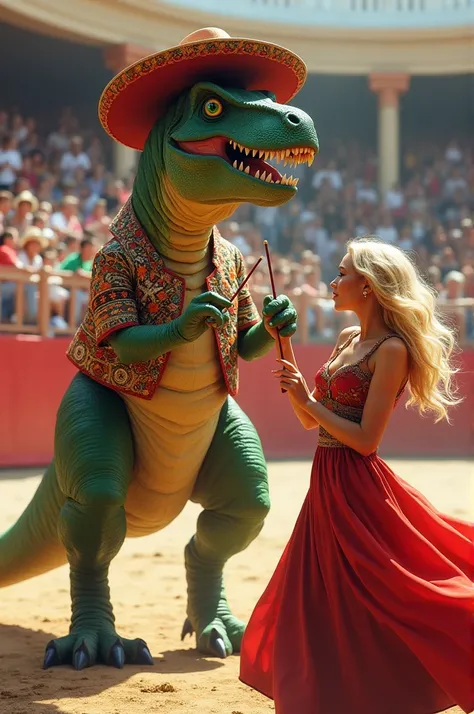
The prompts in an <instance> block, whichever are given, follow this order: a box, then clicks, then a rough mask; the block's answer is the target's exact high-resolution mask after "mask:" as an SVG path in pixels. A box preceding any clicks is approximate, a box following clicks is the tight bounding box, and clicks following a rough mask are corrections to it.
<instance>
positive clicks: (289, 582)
mask: <svg viewBox="0 0 474 714" xmlns="http://www.w3.org/2000/svg"><path fill="white" fill-rule="evenodd" d="M331 288H332V290H333V298H334V304H335V308H336V310H341V311H342V310H351V311H353V312H354V313H355V314H356V315H357V317H358V319H359V322H360V327H354V328H349V329H346V330H344V331H343V332H342V333H341V335H340V337H339V340H338V342H337V344H336V346H335V348H334V351H333V353H332V355H331V357H330V359H329V361H328V362H327V363H326V364H325V365H323V366H322V367H321V369H320V370H319V371H318V373H317V374H316V378H315V381H316V387H315V389H314V390H312V391H311V390H310V389H309V388H308V386H307V384H306V382H305V380H304V378H303V376H302V375H301V374H300V372H299V370H298V367H297V364H296V361H295V358H294V355H293V352H292V350H291V345H290V343H289V341H285V342H284V356H285V358H286V359H285V360H281V364H282V367H281V368H280V369H279V370H276V371H275V376H276V378H277V380H278V382H279V386H281V387H284V388H285V389H286V390H287V392H288V395H289V398H290V400H291V404H292V406H293V409H294V411H295V413H296V415H297V416H298V418H299V419H300V421H301V422H302V424H303V426H304V427H305V428H306V429H312V428H316V427H319V445H318V448H317V450H316V454H315V457H314V462H313V470H312V475H311V485H310V489H309V492H308V495H307V497H306V500H305V502H304V505H303V508H302V510H301V513H300V515H299V518H298V521H297V523H296V526H295V529H294V531H293V534H292V536H291V539H290V541H289V543H288V545H287V547H286V549H285V551H284V553H283V555H282V557H281V560H280V563H279V565H278V567H277V569H276V571H275V573H274V575H273V577H272V579H271V581H270V583H269V585H268V586H267V589H266V590H265V592H264V594H263V595H262V597H261V599H260V601H259V602H258V604H257V606H256V608H255V610H254V612H253V615H252V617H251V620H250V622H249V625H248V627H247V631H246V633H245V636H244V641H243V643H242V654H241V680H242V681H243V682H245V683H246V684H248V685H249V686H251V687H253V688H255V689H257V690H259V691H260V692H262V693H263V694H265V695H267V696H268V697H270V698H272V699H274V701H275V707H276V714H346V712H347V713H349V712H350V713H351V714H434V712H439V711H442V710H444V709H447V708H449V707H451V706H453V705H455V704H458V705H459V706H460V707H461V708H462V709H463V710H464V711H465V712H471V711H472V710H473V709H474V688H473V682H472V672H471V666H470V662H471V657H472V648H473V638H472V635H473V624H472V623H473V619H472V618H473V613H474V586H473V565H474V560H473V555H474V553H473V547H472V539H473V535H474V531H473V527H472V525H471V524H469V523H466V522H463V521H460V520H457V519H455V518H451V517H448V516H446V515H444V514H442V513H440V512H439V511H437V510H436V509H435V508H434V506H432V505H431V504H430V503H429V502H428V501H427V500H426V499H425V498H424V497H423V496H422V495H421V494H420V493H418V492H417V491H416V490H415V489H413V488H412V487H411V486H409V485H408V484H407V483H405V482H404V481H402V480H401V479H400V478H399V477H398V476H396V475H395V474H394V473H393V472H392V471H391V470H390V468H389V467H388V466H387V464H386V463H385V462H384V461H382V459H381V458H380V457H379V456H378V454H377V447H378V445H379V443H380V441H381V439H382V436H383V433H384V431H385V428H386V426H387V424H388V422H389V419H390V415H391V413H392V410H393V408H394V406H395V405H396V403H397V402H398V400H399V399H400V397H401V395H402V393H403V391H404V390H405V388H407V389H408V390H409V396H410V398H409V403H410V404H412V405H414V406H417V407H418V408H419V410H420V411H421V412H425V411H429V412H432V414H433V415H434V417H435V419H436V420H441V419H447V418H448V410H449V409H450V408H451V407H452V406H454V405H455V404H456V403H457V401H458V400H457V398H456V395H455V390H454V388H453V383H452V377H453V373H454V369H453V367H452V365H451V363H450V357H451V353H452V350H453V347H454V338H453V335H452V333H451V332H450V330H449V329H448V328H447V327H446V326H444V325H443V324H442V322H441V321H440V320H439V319H438V317H437V315H436V310H435V298H434V296H433V293H432V292H431V290H430V289H429V288H428V287H427V286H426V285H425V284H424V283H423V281H422V280H421V278H420V276H419V275H418V273H417V271H416V269H415V267H414V266H413V265H412V263H411V262H410V260H409V258H408V257H407V256H406V255H405V254H404V253H403V252H402V251H401V250H399V249H397V248H395V247H394V246H390V245H385V244H383V243H380V242H377V241H375V240H371V239H367V238H366V239H362V240H357V241H352V242H350V243H349V246H348V252H347V255H345V256H344V258H343V260H342V262H341V264H340V271H339V275H338V276H337V277H336V279H335V280H334V281H333V282H332V283H331Z"/></svg>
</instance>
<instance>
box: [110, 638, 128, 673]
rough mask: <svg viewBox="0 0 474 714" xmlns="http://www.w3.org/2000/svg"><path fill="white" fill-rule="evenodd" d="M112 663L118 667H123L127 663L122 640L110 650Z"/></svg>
mask: <svg viewBox="0 0 474 714" xmlns="http://www.w3.org/2000/svg"><path fill="white" fill-rule="evenodd" d="M110 663H111V664H112V665H113V666H114V667H117V669H123V666H124V664H125V651H124V649H123V647H122V644H121V643H120V642H118V641H117V642H116V643H115V645H114V646H113V647H112V649H111V650H110Z"/></svg>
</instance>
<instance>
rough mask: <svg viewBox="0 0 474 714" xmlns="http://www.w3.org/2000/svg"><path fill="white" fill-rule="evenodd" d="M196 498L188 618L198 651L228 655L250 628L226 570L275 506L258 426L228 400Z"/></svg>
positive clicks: (188, 565)
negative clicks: (232, 597) (228, 587)
mask: <svg viewBox="0 0 474 714" xmlns="http://www.w3.org/2000/svg"><path fill="white" fill-rule="evenodd" d="M192 500H193V501H195V502H197V503H199V504H201V505H202V506H203V508H204V510H203V511H202V512H201V513H200V515H199V518H198V522H197V530H196V534H195V536H194V537H193V538H192V539H191V541H190V542H189V543H188V545H187V546H186V549H185V564H186V577H187V584H188V608H187V614H188V619H187V620H186V622H185V624H184V627H183V632H182V637H184V636H185V635H186V634H192V632H193V631H194V632H195V633H196V640H197V647H198V649H199V650H200V651H201V652H203V653H207V654H214V655H217V656H219V657H225V656H227V655H229V654H231V653H232V652H239V651H240V644H241V640H242V637H243V634H244V630H245V625H244V623H243V622H241V621H240V620H238V619H237V618H235V617H234V616H233V615H232V613H231V611H230V608H229V605H228V602H227V597H226V593H225V588H224V579H223V569H224V565H225V563H226V562H227V560H228V559H229V558H230V557H232V556H233V555H236V554H237V553H240V552H241V551H243V550H245V548H247V546H248V545H249V544H250V543H251V542H252V541H253V540H254V539H255V538H256V537H257V535H258V534H259V533H260V531H261V529H262V527H263V522H264V519H265V516H266V515H267V513H268V510H269V508H270V499H269V494H268V481H267V469H266V463H265V458H264V456H263V452H262V447H261V443H260V439H259V437H258V434H257V432H256V431H255V428H254V427H253V425H252V423H251V422H250V420H249V419H248V417H247V416H246V415H245V414H244V413H243V411H242V410H241V409H240V407H239V406H238V405H237V404H236V402H235V401H234V400H233V399H231V398H230V397H229V398H228V400H227V402H226V404H225V405H224V407H223V409H222V412H221V415H220V418H219V422H218V425H217V429H216V434H215V436H214V439H213V442H212V444H211V446H210V448H209V451H208V453H207V454H206V458H205V460H204V463H203V465H202V468H201V470H200V473H199V476H198V479H197V481H196V485H195V488H194V492H193V495H192Z"/></svg>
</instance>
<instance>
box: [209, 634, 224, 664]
mask: <svg viewBox="0 0 474 714" xmlns="http://www.w3.org/2000/svg"><path fill="white" fill-rule="evenodd" d="M209 644H210V646H211V648H212V649H213V650H214V652H215V653H216V655H217V656H218V657H220V658H221V659H225V658H226V657H227V652H226V651H225V644H224V640H223V639H222V637H221V636H220V635H219V633H218V632H217V630H212V632H211V637H210V640H209Z"/></svg>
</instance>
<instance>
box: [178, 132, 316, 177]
mask: <svg viewBox="0 0 474 714" xmlns="http://www.w3.org/2000/svg"><path fill="white" fill-rule="evenodd" d="M176 143H177V146H178V147H179V148H180V149H181V150H182V151H185V152H186V153H188V154H199V155H201V156H219V157H220V158H221V159H225V160H226V161H227V163H228V164H230V165H231V166H232V167H233V168H234V169H236V170H237V171H242V172H243V173H244V174H247V176H251V177H252V178H256V179H259V180H260V181H264V182H265V183H275V184H280V185H283V186H296V185H297V183H298V180H299V179H297V178H293V176H291V174H290V175H289V176H287V175H286V174H284V175H283V176H282V175H281V174H280V172H279V171H278V170H277V169H276V168H275V167H274V166H272V165H271V164H269V163H268V160H269V159H270V160H273V159H275V160H276V161H278V162H280V161H282V162H283V165H284V166H286V165H287V164H289V165H290V166H295V165H296V164H303V163H307V164H308V166H311V164H312V163H313V161H314V156H315V153H316V152H315V150H314V149H313V148H310V147H297V146H294V147H288V148H287V149H277V150H274V149H255V148H252V147H248V146H243V145H242V144H239V143H238V142H236V141H234V140H233V139H228V138H226V137H225V136H213V137H211V138H210V139H202V140H201V141H179V142H176Z"/></svg>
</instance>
